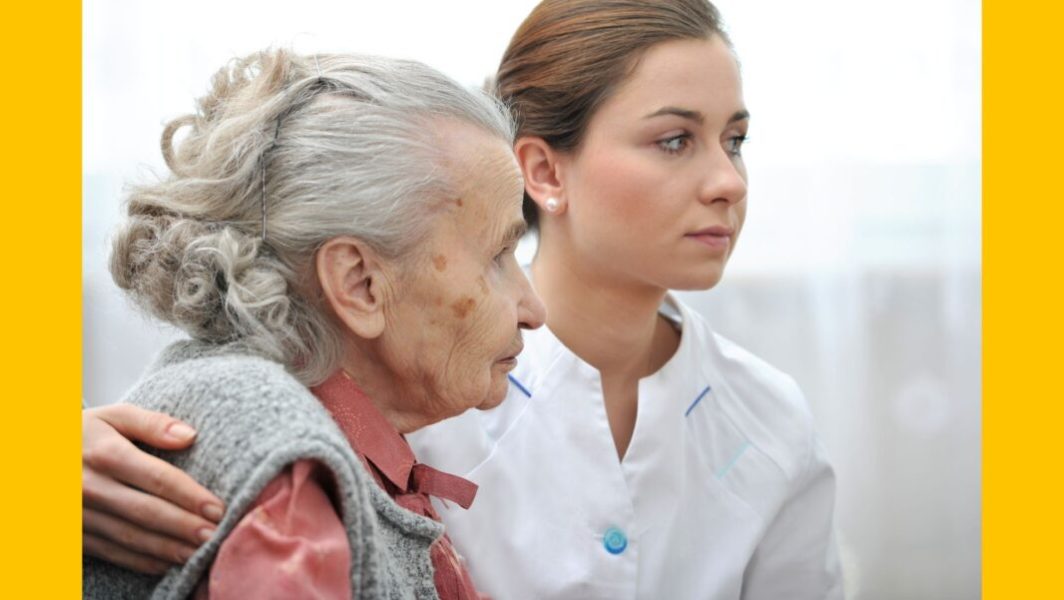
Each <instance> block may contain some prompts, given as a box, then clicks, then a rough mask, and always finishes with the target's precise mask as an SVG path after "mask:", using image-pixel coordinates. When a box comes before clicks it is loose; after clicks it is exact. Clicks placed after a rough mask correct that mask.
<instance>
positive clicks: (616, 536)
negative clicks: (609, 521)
mask: <svg viewBox="0 0 1064 600" xmlns="http://www.w3.org/2000/svg"><path fill="white" fill-rule="evenodd" d="M602 545H603V546H605V547H606V552H609V553H610V554H620V553H621V552H624V549H625V548H627V547H628V536H626V535H624V532H623V531H621V530H620V529H617V528H616V527H610V528H609V529H607V530H606V535H604V536H602Z"/></svg>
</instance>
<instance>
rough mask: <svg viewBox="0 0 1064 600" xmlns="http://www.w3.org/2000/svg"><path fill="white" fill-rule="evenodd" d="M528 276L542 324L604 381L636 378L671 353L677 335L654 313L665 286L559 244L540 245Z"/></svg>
mask: <svg viewBox="0 0 1064 600" xmlns="http://www.w3.org/2000/svg"><path fill="white" fill-rule="evenodd" d="M532 279H533V283H534V284H535V288H536V292H537V293H538V294H539V296H540V298H541V299H542V300H543V303H544V304H545V305H546V307H547V326H548V327H549V328H550V330H551V331H552V332H553V333H554V335H555V336H557V338H558V339H559V340H560V341H561V342H562V343H563V344H565V345H566V346H567V347H568V348H569V349H570V350H572V351H573V353H574V354H576V355H577V356H579V357H580V358H581V359H583V360H584V361H586V362H587V363H588V364H590V365H591V366H593V367H595V368H597V369H598V370H599V371H600V372H601V373H602V376H603V378H604V379H605V378H621V379H625V380H638V379H639V378H641V377H645V376H647V375H650V374H651V373H654V372H655V371H657V370H658V369H660V368H661V366H662V365H664V364H665V362H666V361H668V359H669V357H671V356H672V354H673V352H675V350H676V346H677V345H678V343H679V336H678V335H677V334H676V332H675V331H674V330H672V328H671V326H670V325H668V324H667V323H666V322H665V321H664V320H663V319H662V318H660V317H659V316H658V309H659V307H660V306H661V302H662V301H663V300H664V298H665V294H666V292H667V290H665V289H662V288H659V287H655V286H652V285H647V284H645V283H641V282H638V281H634V280H624V279H622V278H621V277H619V276H617V275H616V274H614V273H610V272H606V271H604V270H602V269H598V268H592V267H591V266H590V265H588V264H587V263H586V262H585V261H581V260H579V257H578V256H577V255H576V253H575V252H572V251H568V250H567V249H565V248H562V247H559V245H558V244H542V245H541V246H540V248H539V251H538V253H537V254H536V258H535V260H534V261H533V263H532Z"/></svg>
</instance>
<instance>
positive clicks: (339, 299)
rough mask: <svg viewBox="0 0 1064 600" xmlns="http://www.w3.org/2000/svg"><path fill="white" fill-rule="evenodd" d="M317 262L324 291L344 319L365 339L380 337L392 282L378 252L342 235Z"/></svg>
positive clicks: (320, 253)
mask: <svg viewBox="0 0 1064 600" xmlns="http://www.w3.org/2000/svg"><path fill="white" fill-rule="evenodd" d="M315 262H316V265H315V266H316V268H317V271H318V281H319V282H320V283H321V289H322V293H323V294H324V295H325V299H326V301H327V302H328V303H329V306H330V307H332V309H333V312H334V313H335V314H336V316H337V317H338V318H339V319H340V321H341V322H343V323H344V325H346V326H347V328H348V329H350V330H351V331H352V332H353V333H354V334H355V335H357V336H359V337H361V338H363V339H374V338H376V337H378V336H379V335H380V334H381V333H382V332H383V331H384V325H385V319H384V316H385V312H384V303H385V296H386V294H387V289H388V285H387V283H388V282H387V280H386V275H385V272H384V269H383V268H382V267H383V264H382V262H381V260H380V258H379V257H378V255H377V253H376V252H374V251H373V249H372V248H371V247H370V246H369V245H368V244H366V243H365V242H363V241H362V240H359V239H357V238H353V237H348V236H342V237H336V238H333V239H331V240H329V241H327V242H325V243H324V244H323V245H322V247H321V248H320V249H318V253H317V255H316V257H315Z"/></svg>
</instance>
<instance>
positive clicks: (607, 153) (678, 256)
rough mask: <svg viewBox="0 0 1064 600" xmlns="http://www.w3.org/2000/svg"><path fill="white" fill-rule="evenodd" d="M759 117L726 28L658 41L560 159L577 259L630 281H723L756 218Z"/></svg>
mask: <svg viewBox="0 0 1064 600" xmlns="http://www.w3.org/2000/svg"><path fill="white" fill-rule="evenodd" d="M748 126H749V116H748V114H747V112H746V107H745V106H744V103H743V97H742V87H741V83H740V79H739V69H738V65H737V64H736V61H735V58H734V57H733V55H732V53H731V50H730V49H729V48H728V46H727V45H726V44H725V43H724V41H723V40H722V39H721V38H720V37H719V36H713V37H712V38H711V39H708V40H677V41H670V42H664V43H661V44H658V45H657V46H654V47H652V48H650V49H649V50H648V51H647V52H646V54H645V55H644V56H643V58H642V60H641V61H640V62H639V64H638V66H637V67H636V69H635V71H634V72H633V73H632V75H631V76H630V77H629V78H628V79H627V80H626V81H624V82H623V83H622V84H621V85H620V86H619V87H618V89H617V90H616V91H615V92H614V94H613V95H612V96H611V97H610V98H609V99H607V100H606V101H605V102H603V104H602V105H601V106H600V107H599V109H598V110H597V112H596V113H595V114H594V115H593V116H592V118H591V121H590V122H589V124H588V129H587V132H586V135H585V138H584V140H583V142H582V144H581V146H580V147H579V148H578V149H577V151H576V152H574V153H573V154H571V155H568V156H565V157H563V158H562V161H561V162H560V163H559V168H560V170H559V177H560V178H561V181H562V183H563V185H564V188H563V193H564V199H565V201H566V202H567V214H566V216H565V218H566V219H567V223H565V224H564V225H563V227H564V228H565V229H566V230H567V231H568V234H569V237H570V240H569V242H570V244H571V245H572V247H573V248H574V250H575V253H576V255H577V256H575V257H573V258H575V259H576V260H579V261H581V262H583V263H584V265H585V266H586V267H589V268H591V269H593V272H596V273H602V274H604V275H606V276H608V277H610V278H611V279H615V280H618V281H632V282H637V283H641V284H647V285H651V286H654V287H660V288H664V289H707V288H709V287H712V286H713V285H715V284H716V283H717V282H718V281H719V280H720V277H721V275H722V273H723V271H724V265H725V263H726V262H727V260H728V257H729V256H730V255H731V252H732V250H733V249H734V247H735V242H736V239H737V238H738V237H739V232H740V230H741V229H742V226H743V220H744V218H745V215H746V168H745V166H744V165H743V159H742V155H741V147H742V143H743V140H744V138H745V136H746V131H747V127H748Z"/></svg>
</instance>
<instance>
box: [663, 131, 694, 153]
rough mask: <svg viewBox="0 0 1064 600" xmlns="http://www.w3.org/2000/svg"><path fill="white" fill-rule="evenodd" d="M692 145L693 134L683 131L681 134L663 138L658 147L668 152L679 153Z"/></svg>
mask: <svg viewBox="0 0 1064 600" xmlns="http://www.w3.org/2000/svg"><path fill="white" fill-rule="evenodd" d="M690 145H691V136H690V134H687V133H681V134H680V135H674V136H672V137H667V138H665V139H663V140H658V147H659V148H661V149H662V150H663V151H664V152H666V153H668V154H679V153H681V152H683V151H684V150H686V149H687V147H688V146H690Z"/></svg>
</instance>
